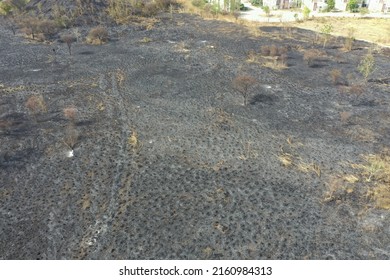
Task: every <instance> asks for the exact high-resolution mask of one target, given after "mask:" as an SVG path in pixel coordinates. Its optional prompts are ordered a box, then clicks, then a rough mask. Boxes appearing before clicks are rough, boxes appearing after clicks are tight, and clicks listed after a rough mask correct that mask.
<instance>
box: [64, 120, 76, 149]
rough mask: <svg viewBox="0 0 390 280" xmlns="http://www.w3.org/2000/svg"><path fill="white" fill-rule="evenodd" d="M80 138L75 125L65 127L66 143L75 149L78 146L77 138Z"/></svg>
mask: <svg viewBox="0 0 390 280" xmlns="http://www.w3.org/2000/svg"><path fill="white" fill-rule="evenodd" d="M78 139H79V132H78V130H77V129H76V128H75V126H74V125H68V126H67V127H66V129H65V137H64V142H65V144H66V145H67V146H68V147H69V148H70V149H71V150H73V149H74V147H75V146H76V143H77V140H78Z"/></svg>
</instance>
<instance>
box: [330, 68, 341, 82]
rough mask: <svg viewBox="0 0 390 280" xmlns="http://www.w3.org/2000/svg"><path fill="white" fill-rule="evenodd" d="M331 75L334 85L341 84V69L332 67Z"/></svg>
mask: <svg viewBox="0 0 390 280" xmlns="http://www.w3.org/2000/svg"><path fill="white" fill-rule="evenodd" d="M329 75H330V78H331V80H332V83H333V84H334V85H339V84H341V71H340V70H339V69H332V70H331V71H330V72H329Z"/></svg>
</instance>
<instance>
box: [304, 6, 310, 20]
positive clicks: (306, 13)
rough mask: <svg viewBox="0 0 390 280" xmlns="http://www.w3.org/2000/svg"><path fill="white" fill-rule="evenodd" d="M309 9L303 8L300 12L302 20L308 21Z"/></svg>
mask: <svg viewBox="0 0 390 280" xmlns="http://www.w3.org/2000/svg"><path fill="white" fill-rule="evenodd" d="M310 12H311V11H310V9H309V8H308V7H306V6H305V7H304V8H303V11H302V13H303V19H304V20H308V19H309V15H310Z"/></svg>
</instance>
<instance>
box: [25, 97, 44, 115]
mask: <svg viewBox="0 0 390 280" xmlns="http://www.w3.org/2000/svg"><path fill="white" fill-rule="evenodd" d="M25 105H26V107H27V109H28V110H29V111H30V112H31V113H32V114H33V115H37V114H38V113H42V112H46V111H47V107H46V102H45V99H44V98H43V96H42V95H33V96H30V97H29V98H28V99H27V101H26V104H25Z"/></svg>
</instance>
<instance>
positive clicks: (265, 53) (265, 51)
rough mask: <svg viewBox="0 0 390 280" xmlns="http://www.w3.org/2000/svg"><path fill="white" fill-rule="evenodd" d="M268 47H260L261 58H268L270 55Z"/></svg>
mask: <svg viewBox="0 0 390 280" xmlns="http://www.w3.org/2000/svg"><path fill="white" fill-rule="evenodd" d="M270 51H271V50H270V46H261V48H260V53H261V55H263V56H269V55H270Z"/></svg>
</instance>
